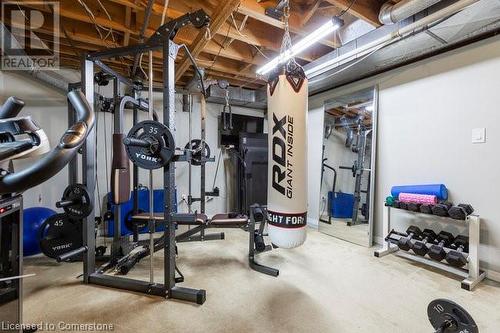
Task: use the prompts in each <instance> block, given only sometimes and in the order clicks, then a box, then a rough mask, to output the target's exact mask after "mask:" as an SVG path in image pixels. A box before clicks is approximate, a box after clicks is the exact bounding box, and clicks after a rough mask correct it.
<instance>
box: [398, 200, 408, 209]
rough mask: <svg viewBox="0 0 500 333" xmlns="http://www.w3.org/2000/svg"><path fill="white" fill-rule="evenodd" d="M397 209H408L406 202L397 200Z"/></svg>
mask: <svg viewBox="0 0 500 333" xmlns="http://www.w3.org/2000/svg"><path fill="white" fill-rule="evenodd" d="M399 209H405V210H406V209H408V204H407V203H406V202H403V201H400V202H399Z"/></svg>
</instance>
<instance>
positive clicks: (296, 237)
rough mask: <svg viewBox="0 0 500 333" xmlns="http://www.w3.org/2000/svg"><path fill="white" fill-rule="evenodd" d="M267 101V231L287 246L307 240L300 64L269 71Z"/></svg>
mask: <svg viewBox="0 0 500 333" xmlns="http://www.w3.org/2000/svg"><path fill="white" fill-rule="evenodd" d="M267 101H268V102H267V103H268V128H269V135H268V138H269V161H268V187H267V200H268V203H267V209H268V217H269V221H268V232H269V237H270V238H271V241H272V243H273V244H275V245H277V246H278V247H281V248H286V249H290V248H294V247H297V246H300V245H302V244H303V243H304V242H305V240H306V229H305V228H306V224H307V111H308V89H307V79H306V76H305V74H304V71H303V70H302V68H301V67H300V66H298V65H296V66H294V67H293V68H289V66H284V67H283V68H282V69H281V70H280V71H279V72H276V73H275V74H274V75H272V76H271V77H270V78H269V84H268V89H267Z"/></svg>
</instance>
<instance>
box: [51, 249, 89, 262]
mask: <svg viewBox="0 0 500 333" xmlns="http://www.w3.org/2000/svg"><path fill="white" fill-rule="evenodd" d="M87 250H88V247H87V246H82V247H79V248H77V249H74V250H73V251H69V252H66V253H63V254H61V255H60V256H58V257H57V258H56V260H57V262H62V261H66V260H68V259H71V258H73V257H76V256H77V255H80V254H82V253H85V252H87Z"/></svg>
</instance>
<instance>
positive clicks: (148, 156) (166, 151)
mask: <svg viewBox="0 0 500 333" xmlns="http://www.w3.org/2000/svg"><path fill="white" fill-rule="evenodd" d="M123 144H124V145H125V147H126V151H127V154H128V157H129V159H130V160H131V161H132V163H134V164H136V165H137V166H139V167H140V168H142V169H146V170H154V169H159V168H162V167H164V166H166V165H167V164H168V163H170V161H171V160H172V158H173V156H174V153H175V143H174V137H173V136H172V133H171V132H170V130H169V129H168V127H167V126H165V125H163V124H162V123H160V122H157V121H154V120H145V121H142V122H140V123H138V124H136V125H135V126H134V127H132V129H131V130H130V132H129V133H128V135H127V137H126V138H125V139H123Z"/></svg>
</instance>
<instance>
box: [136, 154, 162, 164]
mask: <svg viewBox="0 0 500 333" xmlns="http://www.w3.org/2000/svg"><path fill="white" fill-rule="evenodd" d="M135 157H137V158H140V159H141V160H144V161H150V162H153V163H158V162H160V159H159V158H158V157H153V156H149V155H145V154H140V153H135Z"/></svg>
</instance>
